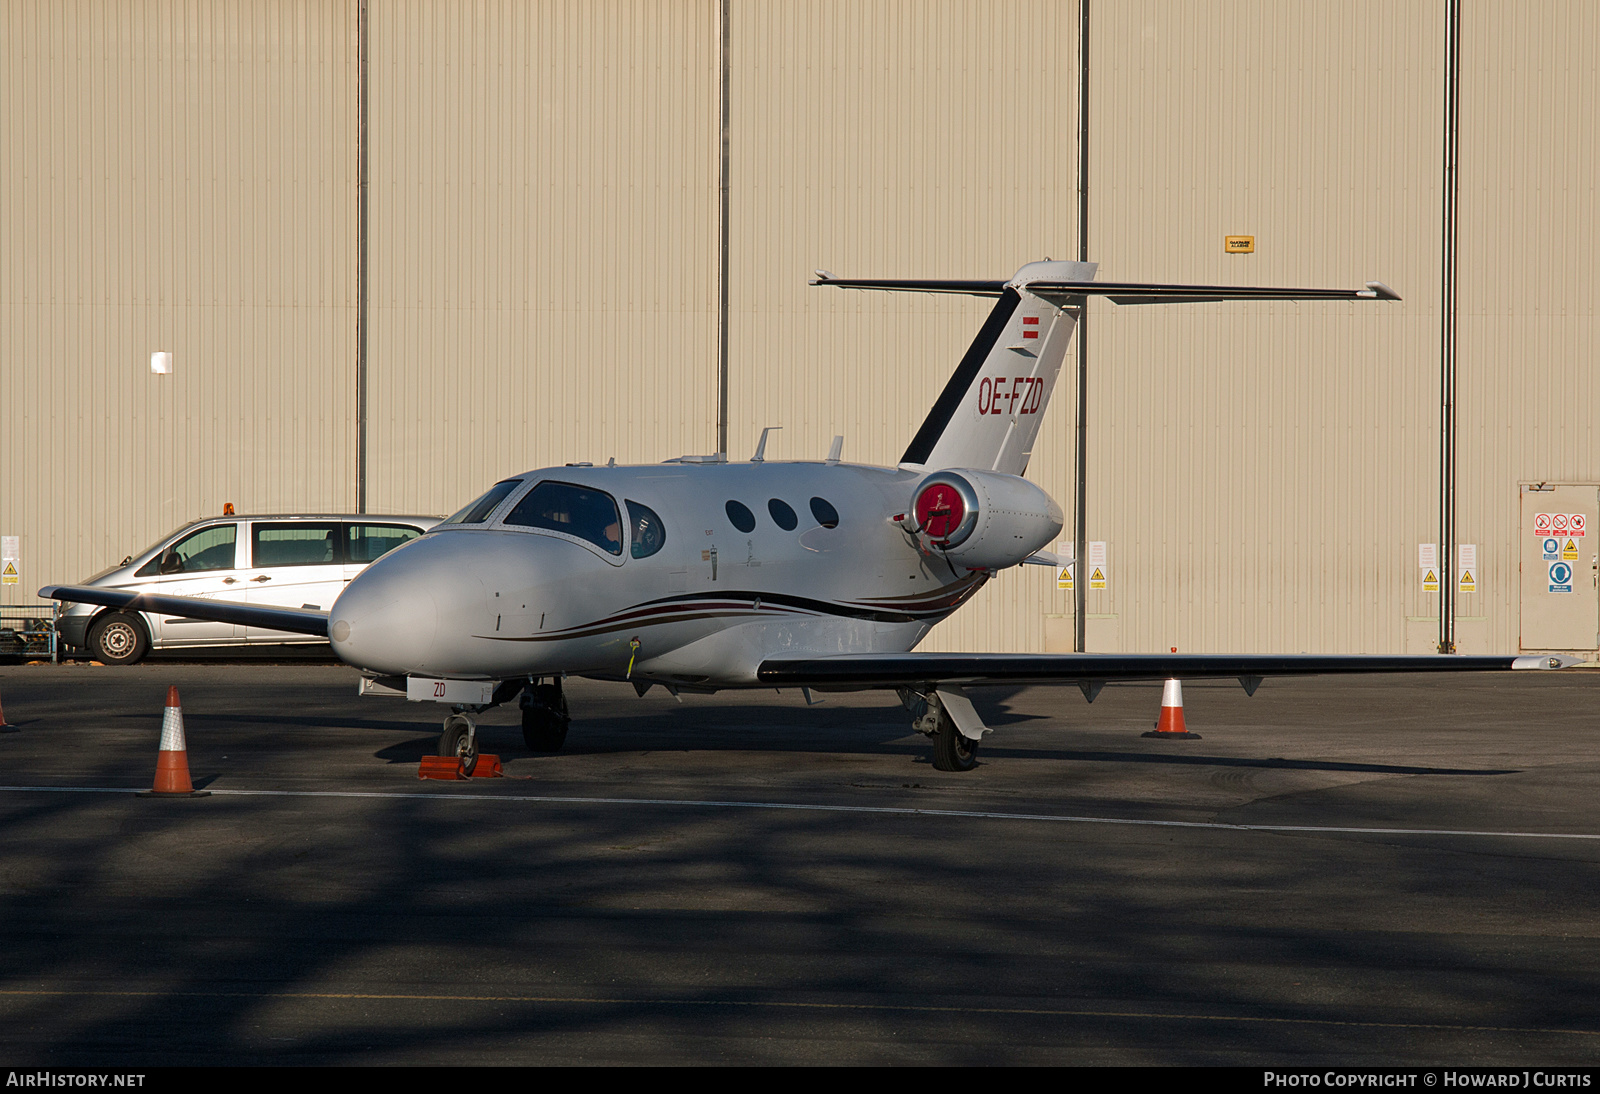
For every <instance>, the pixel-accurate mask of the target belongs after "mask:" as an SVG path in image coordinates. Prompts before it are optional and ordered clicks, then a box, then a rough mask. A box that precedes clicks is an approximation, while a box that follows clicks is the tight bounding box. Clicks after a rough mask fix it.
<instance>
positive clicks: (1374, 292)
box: [1357, 281, 1400, 300]
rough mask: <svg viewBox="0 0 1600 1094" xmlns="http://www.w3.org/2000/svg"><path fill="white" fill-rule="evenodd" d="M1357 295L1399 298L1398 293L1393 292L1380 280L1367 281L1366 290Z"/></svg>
mask: <svg viewBox="0 0 1600 1094" xmlns="http://www.w3.org/2000/svg"><path fill="white" fill-rule="evenodd" d="M1357 295H1358V296H1365V297H1371V298H1372V299H1373V300H1399V299H1400V294H1399V293H1397V292H1395V291H1394V290H1393V289H1391V288H1390V287H1389V286H1387V285H1385V284H1384V283H1383V282H1382V281H1368V282H1367V291H1366V292H1364V293H1358V294H1357Z"/></svg>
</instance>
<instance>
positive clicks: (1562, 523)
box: [1553, 513, 1567, 532]
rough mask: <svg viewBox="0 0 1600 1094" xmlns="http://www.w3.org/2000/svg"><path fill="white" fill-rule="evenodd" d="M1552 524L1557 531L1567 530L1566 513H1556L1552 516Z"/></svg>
mask: <svg viewBox="0 0 1600 1094" xmlns="http://www.w3.org/2000/svg"><path fill="white" fill-rule="evenodd" d="M1553 524H1554V526H1555V530H1556V531H1557V532H1565V531H1566V530H1567V514H1565V513H1556V514H1555V516H1554V518H1553Z"/></svg>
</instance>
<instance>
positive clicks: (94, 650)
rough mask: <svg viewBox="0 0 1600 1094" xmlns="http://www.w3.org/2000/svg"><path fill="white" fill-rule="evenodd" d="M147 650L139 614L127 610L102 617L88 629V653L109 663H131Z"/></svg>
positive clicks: (138, 659) (135, 662) (147, 645)
mask: <svg viewBox="0 0 1600 1094" xmlns="http://www.w3.org/2000/svg"><path fill="white" fill-rule="evenodd" d="M149 651H150V639H149V637H148V636H146V634H145V633H144V624H143V623H142V622H140V621H139V617H138V616H135V615H129V614H128V613H127V612H111V613H110V614H109V615H105V616H102V617H101V618H100V620H99V621H98V622H96V623H95V625H94V627H93V629H91V630H90V631H89V652H90V653H91V654H93V655H94V656H95V657H96V658H97V659H99V660H101V661H104V662H105V663H106V664H108V665H134V664H138V663H139V662H140V661H142V660H144V655H145V654H146V653H148V652H149Z"/></svg>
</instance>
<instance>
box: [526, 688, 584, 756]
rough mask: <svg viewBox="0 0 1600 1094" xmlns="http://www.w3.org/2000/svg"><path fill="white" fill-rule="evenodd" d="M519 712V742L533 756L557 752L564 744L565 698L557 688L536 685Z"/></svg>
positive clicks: (568, 716) (565, 724)
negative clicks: (520, 736)
mask: <svg viewBox="0 0 1600 1094" xmlns="http://www.w3.org/2000/svg"><path fill="white" fill-rule="evenodd" d="M523 702H524V704H525V705H524V706H523V708H522V740H523V742H524V743H525V744H526V745H527V746H528V749H529V751H532V752H560V751H561V746H562V745H564V744H566V743H567V727H568V726H569V725H570V724H571V723H572V718H571V716H570V715H568V714H567V697H566V695H565V694H564V693H563V692H562V690H561V685H559V684H535V685H534V686H533V687H531V688H529V689H528V694H527V696H526V698H525V699H524V700H523Z"/></svg>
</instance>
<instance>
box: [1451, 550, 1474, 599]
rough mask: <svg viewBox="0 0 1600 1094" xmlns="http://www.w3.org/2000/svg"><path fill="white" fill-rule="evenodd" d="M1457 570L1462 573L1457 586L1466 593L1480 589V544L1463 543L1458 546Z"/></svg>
mask: <svg viewBox="0 0 1600 1094" xmlns="http://www.w3.org/2000/svg"><path fill="white" fill-rule="evenodd" d="M1456 570H1457V572H1458V573H1459V574H1460V577H1459V578H1458V579H1457V582H1456V588H1457V589H1459V590H1460V591H1461V592H1464V593H1475V592H1477V591H1478V578H1477V573H1478V545H1477V544H1476V543H1462V544H1458V545H1457V546H1456Z"/></svg>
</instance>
